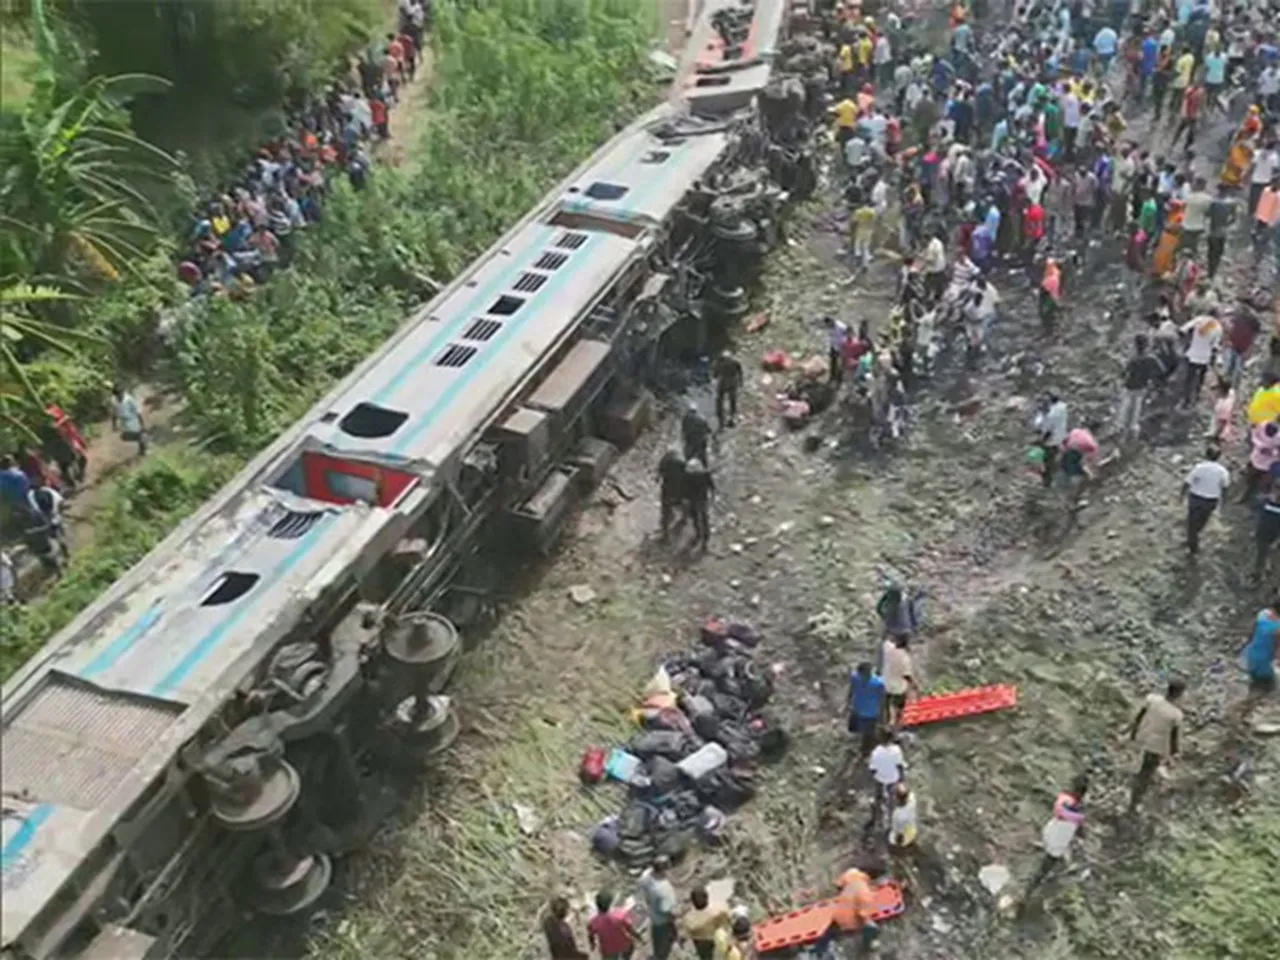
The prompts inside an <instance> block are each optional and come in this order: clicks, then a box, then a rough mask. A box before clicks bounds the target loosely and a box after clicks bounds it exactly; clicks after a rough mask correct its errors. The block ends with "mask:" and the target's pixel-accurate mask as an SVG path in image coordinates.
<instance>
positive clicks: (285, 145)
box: [177, 0, 430, 297]
mask: <svg viewBox="0 0 1280 960" xmlns="http://www.w3.org/2000/svg"><path fill="white" fill-rule="evenodd" d="M424 4H425V5H424ZM429 15H430V3H429V0H403V2H402V3H401V4H400V17H399V29H398V30H397V31H396V32H392V33H388V34H387V35H386V37H385V39H383V40H382V41H381V42H378V43H375V44H372V45H371V46H370V47H369V48H368V49H367V50H365V52H364V54H363V55H362V56H360V57H359V58H358V59H357V61H356V62H355V65H354V67H353V69H352V70H351V72H350V74H349V75H348V76H346V77H342V78H340V79H339V80H337V81H336V82H335V83H334V84H333V85H332V86H330V87H329V89H328V90H327V91H325V93H324V95H323V96H320V97H312V98H309V99H307V100H306V101H305V102H304V103H302V104H301V105H299V106H296V107H295V108H293V109H292V110H291V111H290V112H289V121H288V132H287V133H286V134H284V135H283V136H281V137H278V138H276V139H275V140H272V141H271V142H269V143H266V144H264V145H263V146H262V148H261V149H260V150H258V152H257V154H256V155H255V156H254V157H253V158H252V159H250V160H249V162H248V163H247V164H246V165H245V167H244V169H243V170H242V171H241V173H240V176H239V177H238V178H237V179H236V180H235V182H234V183H232V184H231V185H230V186H229V187H228V189H227V190H225V191H224V192H223V193H222V194H221V195H220V196H218V197H215V198H213V199H211V200H209V201H208V203H207V204H206V205H205V207H204V209H203V210H201V211H198V212H197V214H196V219H195V224H194V227H193V229H192V231H191V235H190V237H189V238H188V242H187V244H186V248H185V250H184V252H183V255H182V257H181V258H180V260H179V262H178V266H177V270H178V276H179V278H180V279H181V280H182V281H183V282H184V283H186V284H187V285H188V286H189V287H190V288H191V290H192V293H193V294H210V293H225V294H226V295H228V296H233V297H243V296H247V295H248V294H249V293H251V291H252V289H253V287H254V285H255V284H258V283H261V282H263V281H264V280H265V279H266V278H267V277H268V276H270V274H271V272H272V271H274V270H276V269H277V268H279V267H283V266H287V265H288V264H289V262H290V260H291V258H292V256H293V253H294V249H295V244H296V239H297V235H298V233H299V231H302V230H305V229H306V228H307V227H308V226H311V225H312V224H315V223H318V222H319V221H320V219H321V218H322V217H323V216H324V204H325V199H326V197H327V195H328V190H329V184H330V181H331V179H332V178H333V177H334V176H343V175H345V176H346V177H347V179H348V180H349V181H350V183H351V185H352V187H354V188H355V189H356V190H362V189H363V188H364V186H365V183H366V182H367V180H368V177H369V174H370V172H371V169H372V161H371V159H370V154H369V145H370V143H372V142H376V141H379V140H386V139H387V138H388V137H390V135H391V134H390V127H389V116H390V112H391V110H392V108H393V107H394V106H395V105H396V103H397V100H398V96H399V94H400V90H401V87H402V86H403V85H404V84H405V83H406V82H408V81H410V80H412V79H413V78H414V75H415V74H416V72H417V69H418V64H419V62H420V59H421V56H422V49H423V46H422V45H423V41H424V36H425V30H426V26H427V22H428V19H429Z"/></svg>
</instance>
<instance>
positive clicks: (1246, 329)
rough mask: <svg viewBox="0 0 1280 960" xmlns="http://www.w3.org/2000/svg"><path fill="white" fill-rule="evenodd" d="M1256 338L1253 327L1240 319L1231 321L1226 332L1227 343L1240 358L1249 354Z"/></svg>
mask: <svg viewBox="0 0 1280 960" xmlns="http://www.w3.org/2000/svg"><path fill="white" fill-rule="evenodd" d="M1256 337H1257V333H1255V332H1254V329H1253V327H1252V326H1250V325H1249V324H1247V323H1245V322H1244V320H1243V319H1242V318H1240V317H1236V318H1235V319H1233V320H1232V321H1231V327H1230V329H1229V330H1227V343H1229V344H1231V349H1232V350H1234V351H1235V352H1236V353H1238V354H1240V355H1241V356H1244V355H1245V354H1246V353H1248V352H1249V350H1250V348H1251V347H1252V346H1253V341H1254V339H1255V338H1256Z"/></svg>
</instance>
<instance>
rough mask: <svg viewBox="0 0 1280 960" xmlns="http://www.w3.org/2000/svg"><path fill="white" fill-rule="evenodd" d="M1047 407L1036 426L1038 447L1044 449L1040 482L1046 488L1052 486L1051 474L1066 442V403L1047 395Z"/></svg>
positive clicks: (1052, 394)
mask: <svg viewBox="0 0 1280 960" xmlns="http://www.w3.org/2000/svg"><path fill="white" fill-rule="evenodd" d="M1048 399H1049V407H1048V409H1047V410H1045V412H1044V413H1043V414H1041V415H1040V418H1039V419H1038V420H1037V422H1036V425H1037V426H1038V427H1039V429H1040V446H1041V447H1042V448H1043V449H1044V465H1043V473H1042V474H1041V480H1042V482H1043V483H1044V485H1045V486H1046V487H1051V486H1053V474H1054V471H1055V469H1056V468H1057V466H1058V454H1059V453H1061V452H1062V445H1063V444H1064V443H1066V442H1067V433H1068V432H1069V431H1068V430H1067V402H1066V401H1065V400H1063V399H1062V398H1061V397H1059V396H1058V395H1057V394H1056V393H1051V394H1049V398H1048Z"/></svg>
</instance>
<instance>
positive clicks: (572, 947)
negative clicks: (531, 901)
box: [542, 897, 591, 960]
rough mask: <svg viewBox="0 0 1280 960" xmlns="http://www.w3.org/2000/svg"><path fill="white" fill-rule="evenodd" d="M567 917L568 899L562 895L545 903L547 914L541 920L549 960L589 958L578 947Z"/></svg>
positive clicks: (585, 959) (581, 959) (587, 959)
mask: <svg viewBox="0 0 1280 960" xmlns="http://www.w3.org/2000/svg"><path fill="white" fill-rule="evenodd" d="M568 918H569V901H568V900H566V899H565V898H564V897H552V898H551V902H550V903H549V904H548V905H547V915H546V916H545V917H544V918H543V920H542V933H543V935H544V936H545V937H546V938H547V950H548V951H549V952H550V953H551V960H591V958H590V956H589V955H588V954H586V953H584V952H583V951H582V950H579V949H578V941H577V939H576V938H575V937H574V935H573V927H571V926H569V919H568Z"/></svg>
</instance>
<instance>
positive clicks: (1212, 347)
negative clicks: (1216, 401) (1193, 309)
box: [1182, 307, 1222, 407]
mask: <svg viewBox="0 0 1280 960" xmlns="http://www.w3.org/2000/svg"><path fill="white" fill-rule="evenodd" d="M1182 333H1183V335H1186V334H1188V333H1189V334H1191V341H1190V342H1189V343H1188V344H1187V352H1186V359H1187V378H1186V380H1185V381H1184V383H1183V390H1182V405H1183V406H1184V407H1192V406H1194V405H1195V403H1196V401H1197V400H1199V399H1200V390H1201V388H1202V387H1203V386H1204V377H1205V374H1206V373H1207V372H1208V370H1209V367H1210V366H1211V365H1212V364H1213V357H1214V354H1216V353H1217V351H1218V343H1219V342H1220V341H1221V340H1222V324H1221V323H1219V322H1218V308H1217V307H1210V308H1209V309H1208V310H1207V311H1205V312H1204V313H1203V314H1202V315H1200V316H1198V317H1193V318H1192V319H1190V320H1188V321H1187V322H1186V323H1184V324H1183V325H1182Z"/></svg>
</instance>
